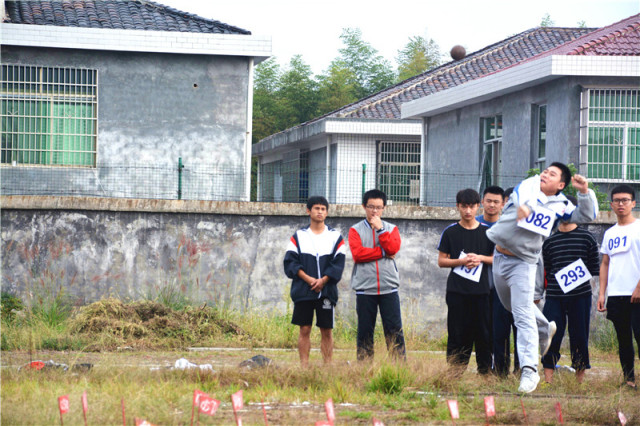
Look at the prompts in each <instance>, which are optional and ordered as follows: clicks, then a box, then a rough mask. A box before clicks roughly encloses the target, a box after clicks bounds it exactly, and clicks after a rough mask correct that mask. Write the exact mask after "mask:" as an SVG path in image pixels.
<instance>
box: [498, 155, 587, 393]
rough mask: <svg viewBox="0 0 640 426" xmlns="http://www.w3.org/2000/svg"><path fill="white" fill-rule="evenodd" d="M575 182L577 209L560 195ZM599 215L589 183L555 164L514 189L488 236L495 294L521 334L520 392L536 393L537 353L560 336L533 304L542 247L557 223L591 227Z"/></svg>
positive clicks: (518, 344) (564, 166)
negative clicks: (493, 248)
mask: <svg viewBox="0 0 640 426" xmlns="http://www.w3.org/2000/svg"><path fill="white" fill-rule="evenodd" d="M570 183H572V184H573V186H574V187H576V189H577V190H578V207H577V208H576V206H574V205H573V204H572V203H571V202H569V200H567V198H566V197H565V196H564V195H563V194H562V192H561V191H562V190H563V189H564V188H565V187H566V186H567V185H569V184H570ZM597 214H598V203H597V200H596V196H595V194H594V192H593V191H592V190H590V189H589V188H588V182H587V180H586V179H585V178H584V177H583V176H580V175H575V176H573V178H572V177H571V171H570V170H569V168H568V167H567V166H566V165H564V164H562V163H558V162H555V163H552V164H551V165H550V166H549V167H547V169H545V170H544V171H543V172H542V173H541V174H540V175H536V176H533V177H531V178H528V179H525V180H524V181H522V182H521V183H520V184H519V185H518V186H517V187H516V188H515V189H514V191H513V193H512V194H511V196H510V197H509V201H508V202H507V204H506V205H505V207H504V209H503V211H502V215H501V216H500V219H499V220H498V222H497V223H496V224H495V225H493V226H492V227H491V228H490V229H489V230H488V231H487V236H488V237H489V239H490V240H491V241H493V242H494V243H495V244H496V249H495V250H496V251H495V254H494V258H493V278H494V282H495V286H496V291H497V292H498V297H499V298H500V301H501V302H502V304H503V305H504V307H505V308H506V309H507V310H508V311H510V312H511V313H513V318H514V322H515V324H516V328H517V329H518V337H517V348H518V356H519V358H520V367H521V376H520V386H519V387H518V391H519V392H523V393H529V392H533V391H534V390H535V389H536V387H537V386H538V383H539V382H540V376H539V375H538V351H539V349H541V350H540V352H541V354H542V355H545V354H546V351H547V350H548V348H549V345H550V344H551V338H552V337H553V334H554V333H555V323H553V322H551V323H549V322H548V321H547V319H546V318H545V317H544V315H543V314H542V312H540V310H539V309H538V308H536V306H535V305H534V302H533V295H534V289H535V281H536V267H537V266H536V263H537V262H538V261H539V259H540V258H541V251H542V243H543V242H544V240H545V238H547V237H548V236H549V235H550V233H551V231H552V230H553V229H554V228H555V227H556V225H557V222H558V220H560V219H562V220H564V221H567V222H573V223H583V222H590V221H592V220H593V219H595V217H596V216H597Z"/></svg>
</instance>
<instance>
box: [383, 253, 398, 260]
mask: <svg viewBox="0 0 640 426" xmlns="http://www.w3.org/2000/svg"><path fill="white" fill-rule="evenodd" d="M385 257H386V258H388V259H395V258H396V255H395V254H388V255H386V256H385Z"/></svg>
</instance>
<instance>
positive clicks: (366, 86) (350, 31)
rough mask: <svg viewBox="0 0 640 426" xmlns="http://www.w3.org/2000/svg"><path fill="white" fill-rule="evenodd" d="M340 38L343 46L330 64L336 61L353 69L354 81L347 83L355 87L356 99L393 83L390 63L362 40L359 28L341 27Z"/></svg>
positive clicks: (393, 78) (393, 77)
mask: <svg viewBox="0 0 640 426" xmlns="http://www.w3.org/2000/svg"><path fill="white" fill-rule="evenodd" d="M340 39H341V40H342V43H343V44H344V47H343V48H341V49H340V50H339V52H340V56H339V57H338V58H336V59H335V60H334V61H333V62H332V64H331V65H332V66H333V65H334V63H335V62H337V61H338V62H341V65H342V64H344V66H345V67H346V68H348V69H350V70H352V71H353V75H352V77H355V81H349V84H350V85H353V86H354V87H355V89H356V93H355V95H356V97H357V99H361V98H364V97H366V96H369V95H371V94H373V93H376V92H378V91H380V90H382V89H385V88H387V87H389V86H391V85H392V84H393V83H394V81H395V76H394V72H393V69H392V67H391V64H390V63H389V61H387V60H386V59H385V58H384V57H382V56H380V55H378V51H377V50H376V49H374V48H373V47H371V45H370V44H369V43H367V42H365V41H364V40H362V31H361V30H360V29H359V28H346V29H343V30H342V34H341V35H340ZM335 65H338V64H335ZM339 66H340V65H339ZM330 68H331V66H330Z"/></svg>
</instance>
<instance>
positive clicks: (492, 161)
mask: <svg viewBox="0 0 640 426" xmlns="http://www.w3.org/2000/svg"><path fill="white" fill-rule="evenodd" d="M481 130H482V146H483V150H482V184H481V188H480V189H481V190H484V188H486V187H487V186H491V185H500V170H501V163H502V115H496V116H493V117H488V118H482V119H481Z"/></svg>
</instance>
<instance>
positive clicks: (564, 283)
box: [555, 259, 592, 293]
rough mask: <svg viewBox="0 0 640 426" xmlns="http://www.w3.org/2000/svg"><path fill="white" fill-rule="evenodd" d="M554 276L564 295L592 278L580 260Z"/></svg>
mask: <svg viewBox="0 0 640 426" xmlns="http://www.w3.org/2000/svg"><path fill="white" fill-rule="evenodd" d="M555 276H556V280H557V281H558V285H559V286H560V288H561V289H562V291H563V292H565V293H569V292H570V291H571V290H573V289H574V288H576V287H578V286H579V285H580V284H582V283H585V282H587V281H589V280H590V279H591V278H592V277H591V274H590V273H589V270H588V269H587V267H586V266H585V264H584V262H583V261H582V259H578V260H576V261H575V262H573V263H572V264H570V265H567V266H565V267H564V268H562V269H560V270H559V271H558V272H557V273H556V274H555Z"/></svg>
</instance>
